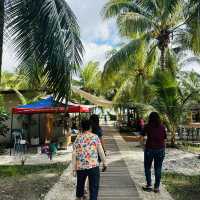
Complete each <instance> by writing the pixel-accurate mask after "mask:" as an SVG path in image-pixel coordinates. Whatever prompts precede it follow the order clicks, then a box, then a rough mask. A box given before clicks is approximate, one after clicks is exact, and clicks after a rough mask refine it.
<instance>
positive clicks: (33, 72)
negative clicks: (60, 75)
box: [17, 58, 50, 91]
mask: <svg viewBox="0 0 200 200" xmlns="http://www.w3.org/2000/svg"><path fill="white" fill-rule="evenodd" d="M43 70H44V69H43V67H42V66H41V65H39V63H38V62H37V60H35V59H34V58H29V59H28V60H27V61H26V62H25V63H21V65H19V66H18V68H17V74H18V77H20V80H21V81H20V82H25V83H26V88H29V89H32V90H45V89H46V90H49V91H50V88H48V87H47V86H45V85H46V77H45V75H44V72H43Z"/></svg>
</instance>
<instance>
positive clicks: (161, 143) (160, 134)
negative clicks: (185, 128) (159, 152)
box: [142, 124, 167, 149]
mask: <svg viewBox="0 0 200 200" xmlns="http://www.w3.org/2000/svg"><path fill="white" fill-rule="evenodd" d="M142 135H143V136H145V135H146V136H147V142H146V148H147V149H162V148H165V139H166V138H167V134H166V130H165V127H164V126H163V125H162V124H161V125H160V126H158V127H154V126H151V125H149V124H147V125H145V127H144V130H143V132H142Z"/></svg>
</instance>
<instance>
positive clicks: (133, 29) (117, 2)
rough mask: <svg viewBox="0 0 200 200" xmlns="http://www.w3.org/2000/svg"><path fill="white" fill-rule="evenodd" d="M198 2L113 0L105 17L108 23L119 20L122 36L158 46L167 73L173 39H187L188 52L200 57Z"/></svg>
mask: <svg viewBox="0 0 200 200" xmlns="http://www.w3.org/2000/svg"><path fill="white" fill-rule="evenodd" d="M198 2H199V1H197V0H189V1H182V0H163V1H160V0H141V1H138V0H123V1H121V0H109V1H108V2H107V3H106V5H105V6H104V8H103V16H104V18H106V19H107V18H111V17H117V24H118V27H119V32H120V34H121V35H122V36H125V37H128V38H140V39H142V40H146V41H148V42H149V43H151V44H154V45H155V46H156V48H158V49H159V50H160V66H161V68H162V69H164V68H165V67H166V52H167V49H168V48H169V44H170V43H171V42H172V41H173V39H177V38H187V39H188V40H189V41H188V42H187V48H188V47H189V48H191V49H193V50H194V51H195V52H196V53H200V39H199V35H200V28H197V27H200V19H199V15H198V14H199V10H200V9H199V7H198V6H199V3H198ZM186 36H187V37H186ZM182 41H186V39H185V40H182Z"/></svg>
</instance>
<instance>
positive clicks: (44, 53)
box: [1, 0, 83, 100]
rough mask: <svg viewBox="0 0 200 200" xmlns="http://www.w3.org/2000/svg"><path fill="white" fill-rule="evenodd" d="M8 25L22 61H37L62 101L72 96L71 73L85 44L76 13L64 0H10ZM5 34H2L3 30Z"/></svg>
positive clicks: (75, 67) (73, 71)
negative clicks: (82, 40) (81, 36)
mask: <svg viewBox="0 0 200 200" xmlns="http://www.w3.org/2000/svg"><path fill="white" fill-rule="evenodd" d="M6 14H7V17H6V19H7V22H6V23H7V24H8V25H7V27H8V29H9V34H10V35H11V36H13V35H14V36H15V37H13V40H14V46H15V48H16V50H17V55H18V57H19V58H20V60H22V63H27V62H28V61H29V59H30V58H32V59H33V58H34V60H37V63H38V65H39V66H41V68H42V71H43V74H44V76H45V78H46V82H45V83H46V86H48V88H50V89H52V92H53V94H54V96H55V97H56V98H57V99H58V100H59V99H63V98H64V97H67V98H69V95H70V83H71V75H72V73H75V72H77V70H78V68H79V66H80V64H81V59H82V51H83V46H82V43H81V41H80V33H79V26H78V23H77V20H76V17H75V15H74V13H73V12H72V10H71V8H70V7H69V6H68V4H67V2H66V1H65V0H37V1H35V0H25V1H24V0H11V1H9V2H8V4H7V5H6ZM1 34H2V33H1Z"/></svg>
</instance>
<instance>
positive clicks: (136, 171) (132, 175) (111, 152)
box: [45, 125, 172, 200]
mask: <svg viewBox="0 0 200 200" xmlns="http://www.w3.org/2000/svg"><path fill="white" fill-rule="evenodd" d="M103 130H104V135H105V143H106V151H107V152H108V156H107V160H108V170H107V171H106V172H104V173H101V181H100V192H99V199H98V200H118V199H119V200H140V199H141V200H142V199H144V200H172V198H171V196H170V195H169V193H168V192H167V191H166V190H165V189H164V188H163V187H162V188H161V189H162V192H161V194H154V193H145V192H143V191H142V189H141V186H142V185H143V184H144V174H143V158H142V157H141V150H138V149H132V148H131V149H130V148H129V146H128V144H127V143H126V142H125V141H124V140H123V138H122V137H121V136H120V135H119V133H118V131H117V130H116V129H115V128H113V127H112V126H108V125H107V126H104V127H103ZM137 151H140V152H137ZM45 200H75V180H74V178H73V177H72V173H71V168H69V169H67V170H65V172H64V173H63V175H62V176H61V178H60V181H59V182H58V183H56V184H55V186H54V187H53V188H52V189H51V190H50V191H49V193H48V194H47V195H46V197H45Z"/></svg>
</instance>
